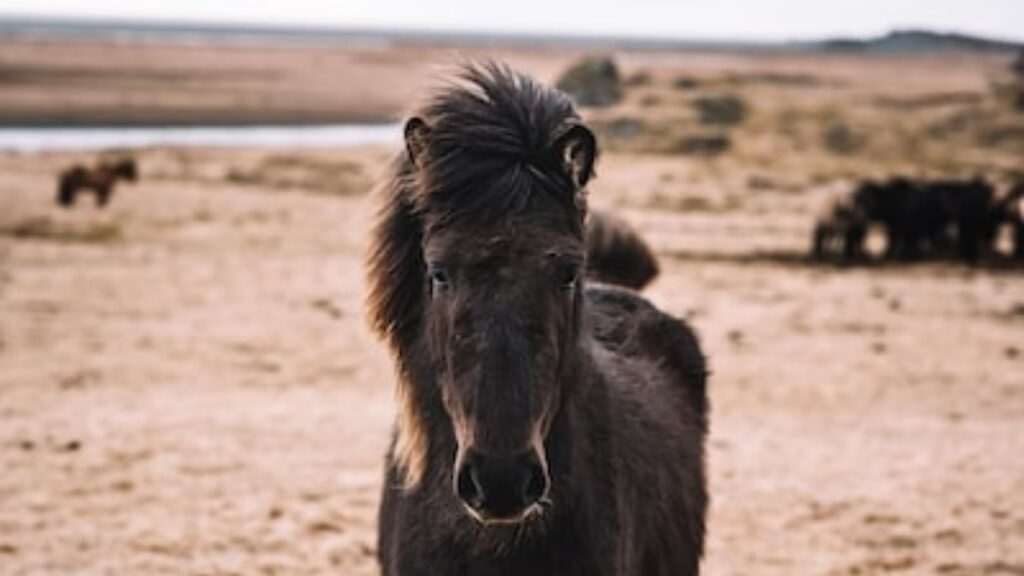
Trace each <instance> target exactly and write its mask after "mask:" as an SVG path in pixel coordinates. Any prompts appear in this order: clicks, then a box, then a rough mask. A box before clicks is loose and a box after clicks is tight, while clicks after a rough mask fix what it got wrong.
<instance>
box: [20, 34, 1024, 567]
mask: <svg viewBox="0 0 1024 576" xmlns="http://www.w3.org/2000/svg"><path fill="white" fill-rule="evenodd" d="M30 48H31V47H29V48H26V47H25V46H24V45H22V44H18V45H12V46H8V45H4V46H3V48H2V49H0V57H2V58H0V60H2V62H3V65H4V66H8V68H9V67H10V66H11V62H12V61H14V60H18V61H19V62H22V63H23V64H24V63H25V62H29V61H30V60H32V59H33V58H38V57H39V55H41V54H43V53H44V50H48V51H50V54H51V56H52V58H50V57H47V58H42V60H46V61H47V62H55V61H60V62H63V63H64V64H63V66H64V67H66V70H76V71H77V70H81V69H84V68H86V67H88V66H97V67H100V66H107V67H108V68H110V67H112V66H113V64H111V63H112V62H115V61H116V62H118V64H117V66H116V68H117V69H122V64H121V62H122V61H119V60H116V58H121V59H123V62H124V63H123V69H124V70H135V69H136V68H133V67H138V69H142V68H145V69H146V70H150V71H152V70H159V69H161V65H160V64H159V62H160V60H159V59H160V58H163V57H164V56H160V54H159V53H162V52H163V53H167V52H170V51H174V52H180V51H181V50H180V49H179V48H173V49H172V48H171V47H167V46H158V45H154V46H145V47H143V48H138V49H135V48H133V49H125V46H123V45H122V46H116V45H109V46H104V45H98V44H88V45H86V46H84V47H83V46H76V45H72V44H60V43H52V44H47V45H46V46H42V47H37V48H38V50H36V49H30ZM129 48H131V47H129ZM217 50H218V51H217V52H216V54H218V56H217V57H216V58H208V57H207V56H201V49H200V48H199V47H195V46H192V47H188V48H187V49H186V50H184V51H185V52H187V53H188V54H194V55H195V58H197V60H196V61H197V62H199V61H203V62H206V61H207V60H209V61H210V62H213V63H209V64H203V65H200V64H197V65H196V66H197V67H201V66H209V67H216V66H221V67H227V68H231V69H232V70H241V69H243V68H244V67H243V66H241V65H240V64H239V62H243V61H251V62H253V63H254V66H256V67H263V66H265V65H267V63H274V62H276V64H274V65H275V66H279V67H281V68H287V69H292V68H294V70H293V71H291V72H288V73H289V74H294V75H295V76H296V77H307V76H306V75H309V74H312V72H311V70H310V68H309V67H308V64H309V63H310V62H315V61H319V60H316V58H319V57H322V58H323V59H324V60H323V61H325V62H329V63H330V70H331V71H332V73H331V74H329V76H330V77H331V79H330V80H324V81H322V82H321V83H310V84H308V85H306V86H305V87H304V88H302V90H306V91H307V92H303V93H302V94H300V95H297V96H296V99H294V100H292V99H290V97H287V96H286V94H287V93H288V90H290V89H291V88H288V89H281V88H280V85H279V84H278V83H273V86H272V87H271V88H267V92H266V94H267V95H266V96H265V97H266V98H267V99H268V100H267V102H270V103H271V104H273V103H275V102H281V103H289V104H288V105H291V104H295V105H296V106H298V105H299V103H301V109H302V110H307V111H308V110H319V111H321V112H324V111H325V110H326V111H327V112H324V113H323V114H318V115H316V117H317V118H320V119H323V118H324V117H331V118H335V119H341V118H364V119H365V118H385V117H392V118H394V117H398V116H399V115H400V114H401V111H402V110H403V109H407V108H408V106H409V104H410V102H411V100H410V99H411V98H412V96H413V95H414V94H416V93H418V92H419V91H420V90H422V88H423V86H424V85H425V83H426V82H427V80H428V79H429V78H430V77H431V75H432V74H433V73H434V72H433V71H434V70H437V69H438V67H437V65H438V64H439V63H444V62H446V61H450V60H451V59H452V58H455V57H456V55H455V52H457V51H454V50H451V49H448V48H434V49H432V51H430V52H426V53H423V52H421V53H416V54H413V53H411V52H410V51H409V50H408V49H398V48H395V49H385V48H380V47H378V48H375V49H372V50H371V49H369V48H348V49H343V48H330V49H327V48H324V49H320V50H321V52H317V50H316V49H314V48H310V47H307V48H304V49H303V50H305V51H306V52H305V53H303V54H302V58H297V57H295V56H294V53H292V52H288V50H285V49H269V48H265V49H257V48H251V47H250V48H245V49H243V48H241V47H234V48H231V49H230V50H233V51H234V52H236V54H235V55H234V56H233V57H234V58H237V60H235V61H231V62H229V60H228V59H221V56H223V53H224V52H225V51H228V49H227V48H219V49H217ZM261 50H263V51H264V52H265V53H264V52H261ZM476 52H483V51H482V50H479V49H476ZM152 54H156V55H154V56H153V60H148V59H147V58H149V56H150V55H152ZM499 56H503V57H506V58H508V59H509V60H511V61H513V63H515V64H516V65H517V66H520V67H523V68H525V69H527V70H531V71H534V72H535V73H537V74H538V75H539V76H540V77H542V78H544V79H546V80H551V79H553V78H554V77H555V76H556V75H557V72H558V71H559V70H560V69H561V68H562V67H563V66H565V65H566V64H567V63H568V62H570V61H571V60H572V58H573V55H572V54H566V53H558V54H557V55H549V54H544V53H538V52H530V51H519V52H509V53H502V54H499ZM616 58H617V61H618V62H619V63H620V64H621V66H622V69H623V74H624V76H625V77H626V83H627V88H626V97H625V100H624V102H623V103H622V104H619V105H617V106H614V107H612V108H609V109H601V110H593V111H588V112H587V115H588V119H590V120H591V121H592V122H593V124H594V125H595V126H596V127H597V128H598V130H599V132H600V134H601V136H602V142H603V146H604V149H605V153H604V154H603V156H602V158H601V160H600V162H599V165H598V178H597V180H596V181H595V184H594V186H593V188H592V190H591V199H592V203H593V204H594V205H596V206H599V207H604V208H609V209H612V210H615V211H617V212H619V213H620V214H622V215H623V216H624V217H625V218H627V219H628V220H630V221H631V222H633V223H636V224H638V225H639V226H640V227H641V229H642V230H643V231H644V233H645V235H646V236H647V238H648V239H649V241H650V242H651V244H652V245H653V246H654V248H655V250H656V252H657V253H658V256H659V258H661V262H662V274H661V276H660V277H659V278H658V279H657V280H656V282H655V283H654V284H653V285H652V286H651V287H650V288H649V289H648V290H647V295H648V296H649V297H650V298H651V300H653V301H654V302H656V303H657V304H658V305H659V306H661V307H663V308H664V309H666V310H668V311H670V312H672V313H674V314H676V315H679V316H681V317H685V318H687V319H688V320H689V321H690V322H691V323H692V324H693V325H694V326H695V327H696V329H697V330H698V332H699V334H700V336H701V338H702V341H703V345H704V348H705V351H706V353H707V354H708V356H709V361H710V365H711V368H712V370H713V375H712V378H711V381H710V394H711V401H712V405H713V416H712V425H711V436H710V442H709V451H710V452H709V465H710V471H711V478H710V484H711V494H712V498H713V503H712V508H711V517H710V532H709V538H710V539H709V551H708V555H707V557H706V561H705V572H706V573H707V574H712V575H716V576H730V575H734V576H749V575H766V576H771V575H792V574H806V575H849V576H864V575H872V574H890V573H891V574H900V575H903V574H906V575H925V574H929V575H932V574H940V575H944V576H974V575H992V576H1014V575H1022V574H1024V545H1022V542H1024V458H1022V457H1024V276H1022V272H1021V270H1020V269H1019V268H1016V269H1015V268H1012V267H1007V266H995V265H986V266H982V267H980V268H977V269H972V268H967V267H963V266H960V265H956V264H951V263H922V264H916V265H908V266H895V265H885V266H881V265H880V266H866V267H853V268H840V267H832V266H822V265H814V264H812V263H811V262H809V261H808V259H807V258H806V257H805V256H804V254H805V252H806V250H807V249H808V247H809V237H810V230H811V225H812V220H813V216H814V213H815V211H816V210H817V208H818V206H819V205H820V204H821V202H822V201H824V200H825V199H826V198H827V197H828V196H829V195H831V194H834V193H835V192H836V191H839V190H843V189H846V188H848V187H849V186H850V185H851V184H852V182H853V180H855V179H856V178H860V177H864V176H871V175H875V176H880V175H886V174H888V173H891V172H894V171H902V172H904V173H908V174H929V175H930V174H957V175H960V174H973V173H976V172H980V173H983V174H985V175H988V176H989V177H992V178H995V179H996V180H997V182H998V183H999V184H1000V185H1004V184H1005V182H1006V178H1007V177H1008V175H1009V174H1010V172H1011V171H1012V170H1014V169H1019V168H1020V158H1021V157H1022V156H1021V153H1022V150H1021V146H1024V138H1022V137H1021V136H1020V132H1019V130H1020V126H1021V125H1022V119H1021V116H1020V115H1016V116H1015V115H1013V113H1012V112H1010V111H1009V110H1008V109H1007V108H1006V107H1005V106H1004V105H1003V103H1002V100H1001V99H1002V98H1003V97H1002V96H1001V93H1000V88H999V87H1000V86H1001V85H1002V84H1003V83H1005V82H1006V79H1005V76H1004V70H1005V67H1006V66H1005V64H1006V59H1005V58H999V57H995V56H975V55H959V56H945V57H942V58H938V57H934V58H932V57H897V56H875V57H869V56H848V55H846V56H841V55H810V54H805V55H798V54H789V55H784V54H776V55H749V54H694V53H640V52H630V53H622V54H617V55H616ZM37 62H38V60H37ZM218 62H219V63H218ZM225 62H229V63H225ZM232 62H233V63H232ZM46 65H47V66H49V65H50V64H46ZM181 66H182V67H183V68H189V70H193V69H194V68H193V67H192V66H191V65H189V64H188V63H186V62H184V61H183V62H182V63H181ZM304 66H306V67H305V68H304ZM23 68H24V70H28V71H31V70H42V69H43V68H39V67H38V66H36V65H32V66H29V65H28V64H24V65H23ZM0 69H3V68H0ZM190 73H191V72H190ZM40 74H42V73H40ZM218 74H219V73H218ZM42 76H45V74H42ZM36 77H37V78H39V77H41V76H38V75H37V76H36ZM261 78H262V77H261ZM344 78H359V79H360V80H359V81H358V82H354V83H352V84H348V83H346V82H345V81H344V80H343V79H344ZM136 79H137V76H136V75H135V74H129V73H125V75H124V77H123V80H124V81H125V82H128V81H131V82H135V81H136ZM59 81H60V82H64V81H66V77H62V79H60V80H59ZM140 81H141V80H140ZM253 81H254V82H257V81H259V82H262V80H253ZM40 82H42V81H40ZM41 85H42V84H41ZM314 85H315V87H311V86H314ZM26 86H27V85H26V84H17V85H15V84H4V85H3V86H2V87H0V98H4V100H3V101H4V103H5V104H4V108H5V111H4V113H5V114H11V113H10V112H9V111H8V108H7V106H8V103H12V102H14V103H16V102H21V104H18V105H23V106H24V108H22V109H21V110H22V112H19V114H22V113H24V114H29V112H25V111H26V110H29V109H31V108H33V107H36V109H37V110H44V111H45V109H46V106H51V107H52V106H58V104H57V103H56V102H57V100H56V99H58V98H69V100H67V101H66V102H64V103H60V104H59V105H60V106H61V107H63V106H65V104H66V106H67V108H66V109H67V110H78V111H81V110H86V109H87V108H88V107H90V106H97V107H104V106H114V107H117V106H115V105H114V104H110V102H115V101H114V100H108V98H109V97H111V96H110V95H111V94H112V93H113V92H111V91H110V90H109V89H108V90H107V91H106V92H104V90H101V89H97V90H96V91H95V92H94V91H92V89H91V88H90V89H87V90H86V89H83V92H82V94H83V96H82V97H81V98H80V99H79V98H78V97H77V96H75V94H76V93H74V92H69V91H66V90H64V91H61V92H59V93H57V92H53V93H52V94H50V95H49V96H47V97H48V98H52V99H54V100H52V101H50V103H48V104H47V103H46V102H47V100H46V99H45V98H39V97H36V96H32V95H31V94H30V92H31V90H30V87H26ZM108 88H109V87H108ZM39 89H40V88H39V86H36V90H39ZM145 89H146V90H148V89H149V88H145ZM118 90H120V92H119V93H120V94H121V97H123V98H128V99H130V98H134V97H136V96H134V95H135V94H137V93H136V92H133V91H132V90H125V89H123V87H122V88H119V89H118ZM281 90H284V91H281ZM320 91H322V92H320ZM364 91H365V92H364ZM114 92H116V91H114ZM198 92H199V93H200V95H199V96H197V97H196V100H189V98H188V94H189V92H188V90H185V89H182V90H180V91H173V92H168V93H167V98H168V99H169V101H170V100H178V99H180V100H181V102H182V103H180V106H181V108H180V109H184V108H189V109H192V108H190V107H194V109H196V110H203V112H202V114H203V115H201V116H197V117H201V118H209V117H210V116H209V115H210V114H215V112H216V111H217V110H218V109H220V108H218V106H219V104H217V105H211V104H209V102H207V101H205V100H203V98H206V97H207V95H208V94H207V91H206V89H205V88H204V89H203V90H198ZM256 92H259V90H256ZM313 92H317V94H318V95H316V97H313V96H310V98H311V99H312V100H311V101H315V103H313V104H308V103H307V101H306V100H303V98H305V97H306V96H309V95H311V94H313ZM14 95H20V96H18V98H23V99H22V100H15V99H9V98H8V96H11V98H13V96H14ZM368 95H369V96H368ZM723 95H732V96H736V97H738V98H740V99H742V101H743V102H744V107H745V112H744V114H743V118H742V119H741V120H739V121H735V122H732V121H730V122H725V123H723V122H719V121H712V122H707V121H706V119H705V120H702V119H701V117H700V111H699V109H698V108H696V107H695V106H694V104H693V103H694V100H695V99H697V98H700V97H721V96H723ZM300 96H301V97H300ZM371 96H372V97H371ZM139 98H141V100H140V101H142V102H149V100H148V99H147V98H146V97H144V96H139ZM278 98H280V100H279V99H278ZM40 102H42V104H40ZM365 102H369V103H370V107H369V108H362V107H360V106H361V104H362V103H365ZM307 104H308V106H307ZM321 105H322V106H324V108H317V106H321ZM140 106H141V105H140ZM175 106H178V104H175ZM260 106H262V105H260ZM260 106H255V107H254V108H253V110H262V108H261V107H260ZM275 106H276V105H275ZM282 106H283V104H282ZM141 108H144V107H141ZM270 108H272V109H274V110H276V109H278V108H275V107H274V106H270ZM62 109H63V108H62ZM176 109H179V108H176ZM328 112H329V113H328ZM262 113H263V112H260V114H262ZM39 114H40V115H41V114H43V112H39ZM140 114H143V113H142V112H140ZM145 114H149V112H145ZM197 114H198V113H197ZM253 114H255V112H253ZM268 114H271V113H268ZM310 114H311V115H312V114H313V113H312V112H311V113H310ZM335 114H336V115H335ZM251 117H252V116H245V115H244V114H243V115H241V116H239V118H236V119H234V120H236V121H242V120H244V119H245V118H251ZM709 134H711V135H715V136H720V137H725V138H727V139H728V141H729V147H728V149H726V150H724V151H722V152H721V153H718V154H708V153H706V152H703V151H702V152H700V153H693V150H692V149H691V148H688V147H687V146H686V145H681V144H680V143H681V142H684V143H685V141H686V139H687V138H690V137H691V136H692V135H698V136H701V135H709ZM993 134H994V135H995V136H993ZM393 153H394V151H393V150H390V149H386V148H378V147H365V148H345V149H328V150H260V149H252V148H250V149H246V148H238V149H209V150H203V149H189V150H178V149H159V148H155V149H147V150H144V151H140V152H139V153H138V155H137V158H138V161H139V164H140V167H141V174H140V176H141V178H140V181H139V182H138V183H137V184H134V185H125V186H123V187H122V188H120V189H119V190H118V191H117V193H116V195H115V197H114V199H113V202H112V205H111V206H110V207H109V208H108V209H107V210H104V211H100V210H97V209H96V208H94V207H93V206H92V205H91V203H90V202H83V203H82V204H81V205H79V206H77V207H76V208H75V209H74V210H72V211H63V210H60V209H58V208H57V207H56V205H55V203H54V201H53V198H54V177H55V174H56V172H57V171H58V170H59V169H61V168H62V167H64V166H66V165H67V164H69V163H72V162H74V161H78V160H91V159H92V156H91V155H88V154H84V153H81V154H80V153H38V154H16V153H4V154H0V174H2V178H0V470H2V473H0V573H3V574H5V575H6V574H9V575H11V576H20V575H29V574H31V575H36V574H89V575H92V574H96V575H99V574H126V575H137V574H147V575H161V574H175V575H185V574H189V575H200V574H203V575H205V574H210V575H214V574H216V575H234V574H237V575H246V576H248V575H253V574H268V575H271V574H280V575H293V574H294V575H304V574H344V575H352V576H359V575H369V574H376V573H377V569H376V565H375V562H374V553H375V552H374V549H375V514H376V503H377V499H378V492H379V490H380V481H381V473H382V471H381V464H382V456H383V452H384V449H385V446H386V444H387V441H388V437H389V434H390V425H391V418H392V415H393V409H394V407H393V397H392V392H393V389H392V376H391V366H390V362H389V359H388V357H387V355H386V353H385V350H384V348H383V346H381V345H380V344H378V343H377V342H376V341H375V340H374V338H373V337H372V336H371V335H370V334H369V333H368V331H367V329H366V323H365V320H364V311H363V269H362V260H363V255H364V250H365V247H366V237H367V231H368V228H369V223H370V221H371V220H372V215H373V197H372V195H371V194H370V190H371V188H372V186H373V184H374V182H375V181H376V180H377V179H378V178H379V176H380V174H381V173H382V171H383V170H384V167H385V164H386V162H387V160H388V159H389V158H390V156H391V155H392V154H393Z"/></svg>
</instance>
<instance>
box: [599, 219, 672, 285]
mask: <svg viewBox="0 0 1024 576" xmlns="http://www.w3.org/2000/svg"><path fill="white" fill-rule="evenodd" d="M586 239H587V277H589V278H591V279H593V280H596V281H598V282H607V283H608V284H616V285H618V286H626V287H629V288H633V289H636V290H639V289H641V288H643V287H644V286H646V285H647V283H648V282H650V281H651V280H654V278H655V276H657V275H658V261H657V259H656V258H655V257H654V253H653V252H651V249H650V247H648V246H647V243H646V242H644V239H643V238H641V237H640V234H639V233H637V231H636V230H634V229H633V227H632V226H630V225H629V223H627V222H626V221H625V220H622V219H621V218H617V217H615V216H612V215H611V214H608V213H607V212H597V211H593V212H591V213H590V217H589V218H588V219H587V234H586Z"/></svg>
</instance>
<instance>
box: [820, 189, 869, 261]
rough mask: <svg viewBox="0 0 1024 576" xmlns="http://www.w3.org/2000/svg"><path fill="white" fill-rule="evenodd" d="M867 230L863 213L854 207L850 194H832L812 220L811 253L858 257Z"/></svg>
mask: <svg viewBox="0 0 1024 576" xmlns="http://www.w3.org/2000/svg"><path fill="white" fill-rule="evenodd" d="M867 233H868V219H867V216H866V215H865V214H864V213H863V212H862V211H860V210H859V209H858V208H857V206H856V205H855V204H854V201H853V198H852V196H842V197H839V198H836V199H835V200H834V201H833V202H831V203H829V205H828V207H827V208H826V210H825V211H824V213H823V214H822V215H821V216H820V217H819V218H818V220H817V221H816V222H815V224H814V232H813V234H812V238H811V255H812V256H813V257H814V258H815V259H816V260H825V259H827V258H829V257H830V256H840V257H841V258H842V261H843V262H845V263H850V262H853V261H855V260H860V259H862V258H863V257H864V241H865V239H866V238H867Z"/></svg>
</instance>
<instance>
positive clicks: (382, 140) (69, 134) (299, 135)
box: [0, 124, 401, 152]
mask: <svg viewBox="0 0 1024 576" xmlns="http://www.w3.org/2000/svg"><path fill="white" fill-rule="evenodd" d="M400 134H401V131H400V129H399V126H398V125H397V124H326V125H315V126H184V127H182V126H175V127H171V126H157V127H126V128H109V127H74V128H56V127H54V128H51V127H40V128H0V150H14V151H20V152H39V151H50V150H102V149H108V148H146V147H151V146H174V147H197V146H202V147H206V146H213V147H231V146H249V147H251V146H255V147H266V148H328V147H337V146H361V145H364V144H396V143H398V142H399V141H400V140H399V135H400Z"/></svg>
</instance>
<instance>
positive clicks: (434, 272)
mask: <svg viewBox="0 0 1024 576" xmlns="http://www.w3.org/2000/svg"><path fill="white" fill-rule="evenodd" d="M427 274H429V275H430V280H431V282H433V283H434V285H436V286H447V285H448V282H449V281H450V278H449V276H448V270H447V269H445V267H444V266H442V265H440V264H435V263H430V264H428V265H427Z"/></svg>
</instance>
